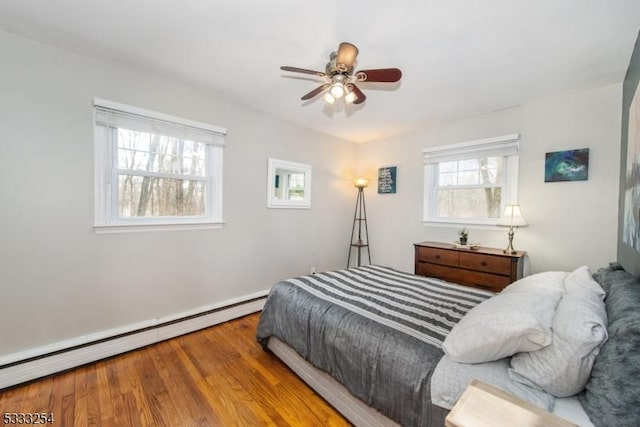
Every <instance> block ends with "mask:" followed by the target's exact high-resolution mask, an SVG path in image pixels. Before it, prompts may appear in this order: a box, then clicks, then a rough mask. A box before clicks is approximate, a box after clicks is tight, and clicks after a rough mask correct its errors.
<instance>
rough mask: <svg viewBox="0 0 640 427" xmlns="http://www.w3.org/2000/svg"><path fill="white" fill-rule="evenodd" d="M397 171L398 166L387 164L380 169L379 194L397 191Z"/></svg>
mask: <svg viewBox="0 0 640 427" xmlns="http://www.w3.org/2000/svg"><path fill="white" fill-rule="evenodd" d="M396 173H397V168H396V166H387V167H384V168H380V169H378V194H390V193H395V192H396V177H397V175H396Z"/></svg>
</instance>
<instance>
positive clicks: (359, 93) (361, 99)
mask: <svg viewBox="0 0 640 427" xmlns="http://www.w3.org/2000/svg"><path fill="white" fill-rule="evenodd" d="M347 87H348V88H349V89H351V92H353V94H354V95H355V96H356V99H355V100H354V101H353V104H355V105H358V104H362V103H363V102H364V101H365V99H367V96H366V95H365V94H364V93H362V91H361V90H360V88H359V87H358V86H356V85H354V84H353V83H350V84H348V85H347Z"/></svg>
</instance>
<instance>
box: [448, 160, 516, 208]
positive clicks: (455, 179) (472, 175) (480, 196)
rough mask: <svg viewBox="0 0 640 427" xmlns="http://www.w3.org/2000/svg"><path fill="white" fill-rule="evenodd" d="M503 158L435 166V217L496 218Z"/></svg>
mask: <svg viewBox="0 0 640 427" xmlns="http://www.w3.org/2000/svg"><path fill="white" fill-rule="evenodd" d="M503 183H504V158H503V157H485V158H478V159H466V160H456V161H447V162H440V163H438V185H437V214H438V216H439V217H441V218H451V217H456V218H499V217H500V206H501V202H502V186H503Z"/></svg>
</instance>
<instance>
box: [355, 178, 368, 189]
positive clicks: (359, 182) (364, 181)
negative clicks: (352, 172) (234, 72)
mask: <svg viewBox="0 0 640 427" xmlns="http://www.w3.org/2000/svg"><path fill="white" fill-rule="evenodd" d="M353 185H355V186H356V187H358V188H364V187H366V186H367V185H369V179H368V178H356V179H354V180H353Z"/></svg>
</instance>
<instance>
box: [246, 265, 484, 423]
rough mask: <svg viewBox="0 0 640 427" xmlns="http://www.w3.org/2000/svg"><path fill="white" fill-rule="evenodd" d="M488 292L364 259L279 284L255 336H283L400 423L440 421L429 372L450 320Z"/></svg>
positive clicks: (441, 411)
mask: <svg viewBox="0 0 640 427" xmlns="http://www.w3.org/2000/svg"><path fill="white" fill-rule="evenodd" d="M492 295H493V293H491V292H487V291H483V290H476V289H473V288H468V287H464V286H461V285H455V284H452V283H447V282H444V281H441V280H437V279H431V278H426V277H421V276H415V275H413V274H407V273H402V272H400V271H397V270H393V269H391V268H385V267H380V266H366V267H359V268H352V269H348V270H339V271H329V272H324V273H318V274H315V275H311V276H303V277H296V278H293V279H289V280H285V281H282V282H279V283H276V284H275V285H274V286H273V288H272V289H271V291H270V292H269V297H268V298H267V302H266V303H265V306H264V309H263V310H262V314H261V315H260V322H259V323H258V330H257V333H256V338H257V339H258V341H259V342H260V343H261V344H262V345H263V346H265V347H266V346H267V344H268V341H269V337H271V336H275V337H277V338H278V339H280V341H283V342H285V343H286V344H287V345H288V346H289V347H291V348H292V349H294V350H295V351H296V352H297V353H298V354H299V355H301V356H302V357H304V358H305V359H306V360H307V361H308V362H309V363H311V364H312V365H314V366H315V367H317V368H319V369H321V370H323V371H324V372H327V373H328V374H329V375H331V376H332V377H333V378H335V379H336V380H337V381H338V382H339V383H341V384H343V385H344V386H345V387H346V388H347V390H349V392H350V393H351V394H352V395H354V396H355V397H357V398H358V399H360V400H362V401H363V402H365V403H366V404H367V405H369V406H372V407H374V408H376V409H377V410H378V411H380V412H381V413H383V414H384V415H385V416H387V417H389V418H391V419H392V420H395V421H396V422H398V423H399V424H401V425H403V426H420V427H431V426H434V427H435V426H438V427H442V425H444V417H445V416H446V414H447V412H448V411H447V410H445V409H443V408H440V407H437V406H435V405H433V404H432V403H431V392H430V387H431V375H432V373H433V370H434V369H435V367H436V365H437V364H438V362H439V361H440V359H441V358H442V356H443V355H444V353H443V351H442V348H441V346H442V342H443V341H444V339H445V337H446V336H447V334H448V333H449V331H450V330H451V329H452V328H453V326H454V325H455V324H456V323H457V322H458V321H459V320H460V319H461V318H462V316H464V314H465V313H467V312H468V311H469V310H470V309H471V308H473V307H474V306H475V305H477V304H478V303H480V302H482V301H483V300H485V299H487V298H489V297H490V296H492Z"/></svg>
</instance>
